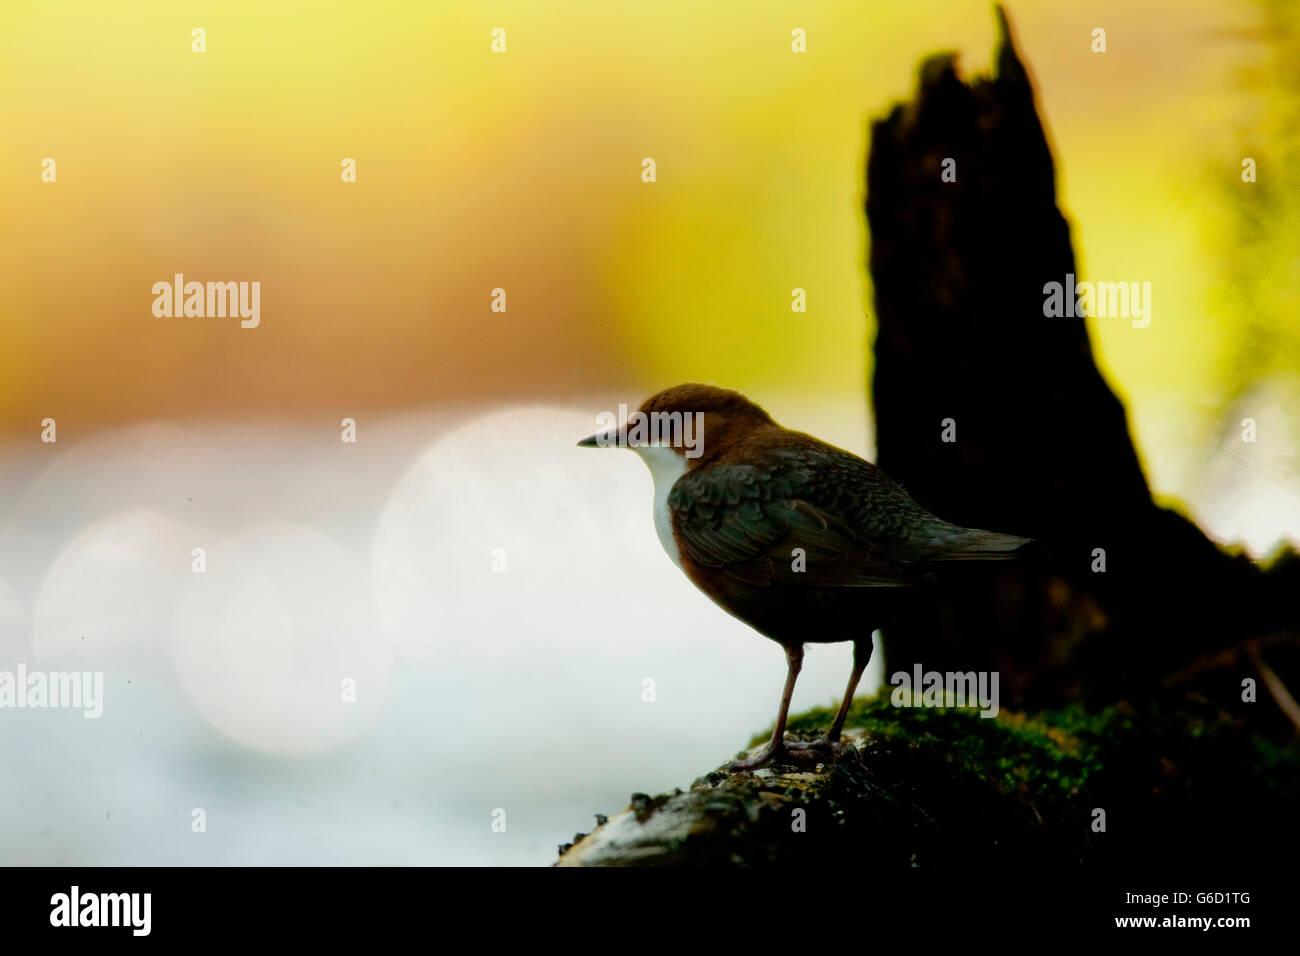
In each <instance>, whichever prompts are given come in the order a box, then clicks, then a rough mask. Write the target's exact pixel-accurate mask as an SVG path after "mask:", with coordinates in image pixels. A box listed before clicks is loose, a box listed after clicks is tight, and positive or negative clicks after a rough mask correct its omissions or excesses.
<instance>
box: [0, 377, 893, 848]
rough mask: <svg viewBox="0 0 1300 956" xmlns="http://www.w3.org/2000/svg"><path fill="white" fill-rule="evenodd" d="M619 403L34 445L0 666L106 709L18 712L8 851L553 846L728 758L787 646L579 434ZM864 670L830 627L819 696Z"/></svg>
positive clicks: (20, 500) (7, 812)
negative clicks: (631, 799)
mask: <svg viewBox="0 0 1300 956" xmlns="http://www.w3.org/2000/svg"><path fill="white" fill-rule="evenodd" d="M605 407H611V408H612V407H614V405H612V404H600V403H593V405H592V407H591V408H589V409H588V408H586V407H584V408H583V409H582V410H581V411H578V410H574V409H536V408H534V409H516V410H513V411H512V410H496V411H486V410H476V409H469V408H456V409H448V410H443V411H439V412H429V413H426V414H418V415H406V416H400V417H398V416H394V417H390V418H387V419H384V420H382V421H378V420H377V421H369V420H362V421H361V422H359V423H358V441H357V442H356V444H345V443H343V442H341V441H340V439H339V429H338V428H336V427H335V423H333V422H323V423H320V425H319V426H317V427H309V426H303V425H298V426H292V427H290V426H270V425H268V426H262V427H248V426H239V427H231V426H222V425H208V426H186V427H182V426H178V425H173V424H168V423H152V424H144V425H138V426H133V427H131V428H127V429H123V430H120V431H115V432H111V433H105V434H101V435H97V436H90V437H86V438H81V439H78V438H77V437H75V436H71V435H67V434H66V432H65V433H61V434H60V440H59V442H58V443H57V444H54V445H41V444H39V443H38V442H35V441H27V442H23V443H13V444H11V445H10V446H9V447H8V448H6V449H5V450H4V455H3V462H4V464H3V466H0V502H2V503H3V504H2V505H0V670H4V669H8V670H13V669H14V667H15V666H16V665H17V663H18V662H20V661H21V662H23V663H24V664H25V665H26V666H27V667H28V669H29V670H36V669H40V670H44V671H58V670H78V671H96V670H99V671H103V672H104V680H105V690H104V697H105V701H104V712H103V716H102V717H101V718H100V719H98V720H89V719H86V718H84V717H83V716H82V714H81V712H80V711H76V710H57V709H44V710H32V709H23V710H18V709H8V708H6V709H0V753H2V754H3V758H4V762H5V766H6V771H7V772H6V773H5V774H4V775H2V776H0V860H3V862H5V863H32V864H51V863H52V864H182V863H184V864H239V863H254V864H310V863H336V864H439V863H448V864H452V863H454V864H524V865H529V864H546V863H549V862H551V861H552V860H553V859H554V855H555V847H556V844H558V843H560V842H565V841H567V840H569V839H571V838H572V836H573V834H574V832H575V831H579V830H582V831H585V830H589V829H590V828H591V826H592V825H593V819H592V813H593V812H597V811H600V812H604V813H613V812H616V811H617V810H619V809H621V808H622V807H623V806H625V805H626V803H627V800H628V796H629V794H630V793H631V792H632V791H634V790H645V791H656V790H661V789H666V788H671V787H673V786H685V785H687V784H689V782H690V781H691V779H693V777H694V776H696V775H698V774H699V773H701V772H703V771H705V770H707V769H709V768H711V767H713V766H715V765H716V764H717V763H718V762H719V761H720V760H722V759H724V758H725V757H726V756H728V755H729V754H731V753H732V752H734V751H735V749H736V748H737V747H739V746H740V745H741V744H743V743H744V742H745V741H746V739H747V738H748V736H749V735H750V734H751V733H754V732H756V731H758V730H760V729H762V727H763V726H765V725H766V724H767V723H768V722H770V720H771V719H772V717H773V716H774V711H775V705H776V700H777V697H778V695H779V691H780V686H781V681H782V678H783V676H784V662H783V657H782V655H781V653H780V651H779V649H778V648H777V647H776V646H775V645H774V644H771V643H770V642H768V641H766V640H764V639H762V638H760V637H758V636H756V635H755V634H753V633H752V632H751V631H749V629H748V628H746V627H745V626H744V625H742V624H740V623H739V622H737V621H734V620H733V619H731V618H729V617H727V616H726V615H725V614H723V613H722V612H720V611H718V610H717V609H716V608H715V607H713V605H711V604H710V603H709V602H708V601H707V599H705V598H704V597H703V596H701V595H699V594H698V593H697V592H696V591H695V590H694V589H693V588H692V587H691V585H690V584H689V583H688V582H687V581H686V580H685V579H684V578H683V577H682V576H681V574H680V572H679V571H677V569H676V568H675V567H673V566H672V564H671V563H670V562H669V560H668V558H667V557H666V556H665V555H664V554H663V552H662V550H661V549H660V546H659V544H658V541H657V540H656V538H655V535H654V531H653V527H652V521H651V517H650V502H651V491H650V489H651V484H650V478H649V475H648V474H647V473H646V472H645V469H644V467H643V466H642V465H641V463H640V462H639V461H638V460H637V459H636V458H635V456H632V455H629V454H627V453H625V452H620V451H617V450H608V449H606V450H590V449H579V448H575V447H573V445H574V442H575V441H576V440H577V439H578V438H581V437H583V436H584V435H586V434H589V433H590V432H591V431H592V430H593V429H594V416H595V413H596V412H597V411H599V410H601V409H602V408H605ZM822 427H824V428H827V429H830V431H831V433H834V431H835V428H836V426H835V425H834V424H832V423H829V422H827V423H823V425H822ZM853 431H854V429H853V427H852V426H848V427H847V429H845V428H844V427H843V426H841V432H842V434H841V435H839V436H836V437H837V438H838V439H839V440H843V441H844V442H845V443H846V444H850V443H853V441H854V439H853ZM856 443H857V444H858V445H860V444H861V441H860V439H859V440H858V441H857V442H856ZM195 548H202V549H204V561H205V563H206V570H205V571H204V572H203V573H196V572H195V571H194V570H192V568H193V562H194V557H193V549H195ZM848 666H849V651H848V648H847V647H816V648H812V649H810V653H809V657H808V662H807V665H806V667H805V670H804V673H803V675H802V677H801V680H800V686H799V691H798V693H797V695H796V701H795V705H796V706H797V707H805V706H810V705H813V704H818V703H821V704H825V703H830V702H831V701H832V699H833V698H834V697H835V696H836V695H837V694H838V693H839V692H840V690H841V688H842V684H843V681H844V678H845V676H846V674H847V669H848ZM345 679H347V680H353V681H355V686H356V698H355V702H344V700H343V699H342V698H343V695H342V691H341V685H342V681H343V680H345ZM870 679H871V680H878V679H879V678H878V675H872V676H871V678H870ZM647 680H651V681H653V702H650V701H648V700H647V699H646V696H647V691H646V687H647V685H646V684H645V681H647ZM196 808H201V809H202V810H203V811H204V814H205V819H206V831H205V832H194V831H193V830H192V828H191V820H192V812H193V811H194V810H195V809H196ZM496 810H504V811H505V831H504V832H496V831H494V829H493V827H492V823H493V820H494V816H493V814H494V811H496Z"/></svg>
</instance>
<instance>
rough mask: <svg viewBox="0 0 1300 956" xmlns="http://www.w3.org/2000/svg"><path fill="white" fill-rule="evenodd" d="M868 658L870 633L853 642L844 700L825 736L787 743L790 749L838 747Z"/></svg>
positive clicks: (834, 748) (830, 748)
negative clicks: (809, 741)
mask: <svg viewBox="0 0 1300 956" xmlns="http://www.w3.org/2000/svg"><path fill="white" fill-rule="evenodd" d="M870 660H871V635H869V634H868V635H867V638H866V640H861V641H854V642H853V672H852V673H851V674H849V686H848V687H846V688H845V689H844V700H843V701H841V702H840V709H839V711H838V712H837V713H836V714H835V720H833V721H832V722H831V727H830V730H828V731H827V732H826V736H825V737H823V738H822V739H821V740H814V741H812V742H811V743H797V742H792V743H789V744H787V745H786V746H787V747H789V748H790V749H792V750H831V751H832V752H833V751H835V750H836V749H837V748H838V747H839V743H840V734H841V733H842V732H843V730H844V720H845V718H847V717H848V716H849V706H850V705H851V704H852V703H853V695H854V694H855V693H857V690H858V681H860V680H862V672H863V671H865V670H866V669H867V663H868V662H869V661H870Z"/></svg>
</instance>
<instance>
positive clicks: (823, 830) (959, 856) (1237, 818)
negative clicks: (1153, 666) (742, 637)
mask: <svg viewBox="0 0 1300 956" xmlns="http://www.w3.org/2000/svg"><path fill="white" fill-rule="evenodd" d="M831 717H832V712H831V711H830V710H828V709H824V708H816V709H814V710H811V711H807V712H805V713H802V714H798V715H796V716H794V717H792V718H791V720H790V724H789V731H790V735H791V736H792V737H802V738H804V739H813V738H814V737H815V736H816V735H817V733H819V732H820V731H822V730H824V728H825V727H826V726H827V725H828V724H829V722H830V720H831ZM848 727H850V728H851V729H850V730H848V731H846V734H845V746H844V748H843V749H842V751H841V752H840V753H839V754H837V755H835V756H831V755H826V756H825V758H824V761H823V762H819V763H816V762H815V763H812V764H804V765H798V764H783V765H779V766H774V767H772V768H770V769H766V770H762V771H758V772H754V773H748V772H735V773H732V772H728V771H726V770H723V769H719V770H716V771H713V772H712V773H709V774H707V775H706V776H704V777H701V778H700V779H698V780H696V781H695V783H694V784H693V785H692V786H691V788H690V789H689V790H687V791H680V790H679V791H676V792H674V793H671V794H662V795H659V796H657V797H650V796H647V795H644V794H638V795H635V796H634V798H633V805H632V806H631V807H629V809H628V810H626V811H624V812H623V813H622V814H619V815H617V816H615V817H613V818H611V819H610V820H608V821H607V822H605V823H604V824H602V825H601V826H599V827H597V829H596V830H595V831H594V832H593V833H591V834H589V835H586V836H583V837H582V838H581V839H579V840H577V841H576V843H575V844H573V845H571V846H568V847H565V848H562V849H563V850H564V852H562V854H561V858H560V861H559V863H560V865H562V866H583V865H588V866H590V865H598V866H599V865H604V866H610V865H633V866H644V865H663V866H681V865H692V866H713V865H764V864H782V865H788V864H791V863H836V862H838V863H840V864H843V863H844V861H845V860H846V859H852V858H854V857H855V856H856V855H857V854H868V856H863V857H861V858H862V859H870V860H872V861H873V864H878V865H879V866H882V867H908V866H915V867H926V868H931V867H934V868H937V867H948V866H962V865H965V866H969V865H971V863H972V861H979V862H980V863H981V864H996V863H998V862H1007V863H1010V862H1015V863H1016V864H1017V865H1026V864H1028V865H1034V864H1038V865H1044V866H1060V865H1068V864H1079V863H1092V864H1119V865H1130V864H1137V863H1140V862H1142V861H1145V860H1150V859H1152V858H1158V859H1159V860H1160V861H1161V862H1162V863H1164V864H1169V863H1171V862H1175V861H1176V860H1178V859H1187V860H1188V861H1194V862H1197V863H1201V864H1206V865H1209V864H1210V863H1211V862H1212V861H1213V860H1214V859H1223V860H1230V861H1231V862H1233V863H1234V864H1240V863H1241V862H1242V861H1243V857H1244V856H1248V855H1249V854H1250V853H1252V852H1253V851H1254V850H1257V849H1260V848H1261V846H1264V847H1267V846H1277V845H1278V842H1277V841H1290V843H1289V845H1294V840H1295V837H1296V836H1297V827H1296V824H1295V823H1294V822H1292V820H1291V817H1292V814H1291V812H1290V807H1291V806H1293V805H1294V801H1295V799H1296V797H1297V796H1300V746H1297V744H1296V743H1294V742H1292V743H1290V744H1288V745H1277V744H1273V743H1270V742H1268V741H1266V740H1264V739H1262V738H1260V737H1257V736H1255V735H1253V734H1251V733H1249V732H1248V731H1247V730H1246V728H1245V727H1244V726H1243V725H1242V723H1241V722H1240V721H1239V720H1238V719H1236V718H1233V717H1231V716H1230V715H1227V714H1224V713H1221V712H1219V711H1217V710H1216V709H1214V708H1211V707H1210V706H1209V705H1208V704H1205V703H1204V702H1197V701H1194V700H1188V699H1182V698H1180V699H1177V700H1171V701H1165V702H1163V703H1161V702H1157V703H1151V704H1146V705H1143V706H1142V707H1141V708H1136V707H1133V706H1130V705H1128V704H1125V703H1122V702H1121V703H1118V704H1115V705H1113V706H1110V707H1106V708H1105V709H1103V710H1100V711H1098V712H1095V713H1089V712H1087V711H1085V710H1084V709H1083V708H1082V707H1081V706H1071V707H1067V708H1064V709H1061V710H1056V711H1047V712H1041V713H1037V714H1032V715H1031V714H1024V713H1016V712H1009V711H1002V712H1001V713H999V714H998V715H997V716H996V717H993V718H983V717H980V716H978V715H977V714H976V713H975V712H974V711H971V710H964V709H949V708H900V707H895V706H893V705H892V704H891V702H890V699H889V696H888V695H887V694H882V695H880V696H877V697H874V698H862V699H859V700H857V701H855V702H854V704H853V706H852V708H851V710H850V713H849V719H848ZM765 739H766V735H759V736H758V737H756V738H755V740H754V743H755V744H757V743H760V742H761V741H762V740H765ZM805 759H808V758H805ZM1099 810H1100V811H1103V812H1104V823H1105V829H1104V830H1102V829H1098V821H1100V820H1101V819H1102V818H1101V817H1100V816H1099V815H1098V813H1097V811H1099Z"/></svg>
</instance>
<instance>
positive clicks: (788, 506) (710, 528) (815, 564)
mask: <svg viewBox="0 0 1300 956" xmlns="http://www.w3.org/2000/svg"><path fill="white" fill-rule="evenodd" d="M863 464H866V463H865V462H863ZM818 477H824V476H817V475H814V474H813V472H812V471H811V470H810V469H809V468H808V467H806V466H805V465H804V464H801V463H800V461H798V460H795V459H777V460H772V461H767V462H763V463H761V464H760V465H759V466H758V467H755V466H754V465H749V464H743V465H741V464H736V465H711V466H709V467H707V468H702V469H700V470H699V471H696V472H690V473H688V474H686V475H683V476H682V477H681V478H680V479H678V481H677V483H676V484H675V485H673V488H672V491H671V492H670V493H669V495H668V506H669V509H670V510H671V512H672V514H673V518H674V521H673V525H674V528H675V530H676V532H677V536H678V543H679V545H680V547H681V548H682V550H683V551H684V552H685V553H686V555H687V556H689V557H690V559H691V560H692V561H694V562H696V563H697V564H700V565H703V566H704V567H708V568H716V569H720V570H723V571H726V572H727V573H728V574H730V575H732V576H733V577H736V578H739V579H740V580H742V581H745V582H746V583H749V584H755V585H764V586H766V585H773V584H788V585H799V586H806V587H903V586H907V585H911V584H916V583H918V582H919V581H920V580H922V574H921V572H920V571H918V570H917V569H915V568H913V567H910V566H909V565H907V564H906V563H904V562H902V561H899V560H897V559H896V558H894V557H892V556H891V555H890V553H889V552H888V551H887V550H886V549H885V548H883V547H881V546H880V545H879V544H878V543H876V542H873V541H872V540H870V537H869V536H866V535H863V534H862V533H860V532H859V531H857V530H855V528H854V527H853V526H852V525H851V524H850V523H849V522H846V521H845V520H844V519H842V518H840V517H838V516H837V515H836V514H835V513H834V511H833V510H832V509H831V508H829V507H827V506H826V505H825V504H824V503H820V502H817V501H814V500H810V499H811V498H813V497H816V496H815V495H813V494H810V491H811V488H812V485H813V484H814V479H815V478H818Z"/></svg>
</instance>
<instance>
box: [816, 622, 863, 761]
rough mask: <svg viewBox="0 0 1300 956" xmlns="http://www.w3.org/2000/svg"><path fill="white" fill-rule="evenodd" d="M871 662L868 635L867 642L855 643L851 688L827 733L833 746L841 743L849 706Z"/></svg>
mask: <svg viewBox="0 0 1300 956" xmlns="http://www.w3.org/2000/svg"><path fill="white" fill-rule="evenodd" d="M870 661H871V635H870V634H868V635H867V639H866V640H865V641H854V642H853V672H852V673H851V674H849V686H848V687H847V688H845V690H844V700H843V702H842V703H841V704H840V709H839V713H837V714H836V715H835V720H834V722H833V723H832V724H831V729H830V730H828V731H827V732H826V739H827V740H829V741H830V742H831V743H833V744H837V743H839V742H840V732H841V731H843V730H844V718H846V717H848V716H849V705H850V704H852V703H853V695H854V694H856V693H857V692H858V681H860V680H862V672H863V671H865V670H866V669H867V664H868V663H869V662H870Z"/></svg>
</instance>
